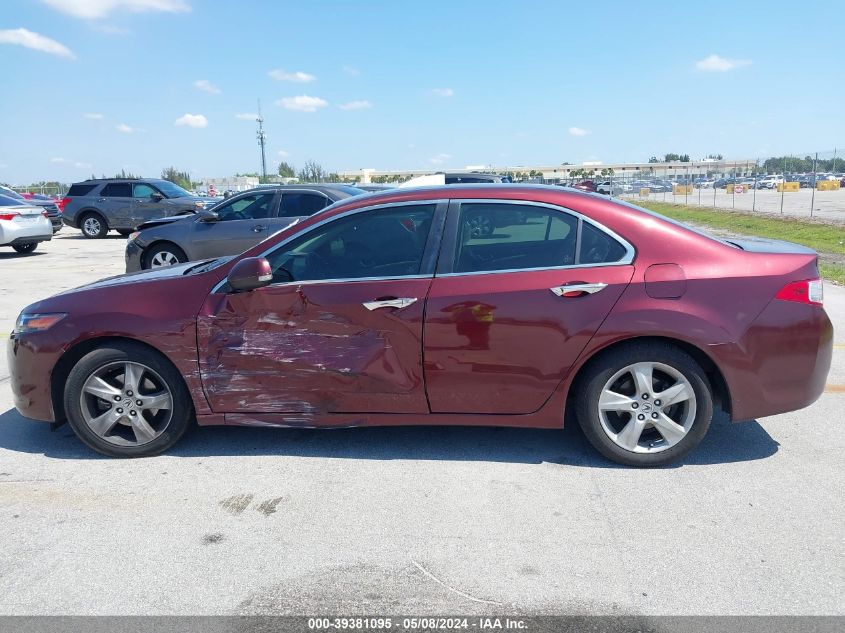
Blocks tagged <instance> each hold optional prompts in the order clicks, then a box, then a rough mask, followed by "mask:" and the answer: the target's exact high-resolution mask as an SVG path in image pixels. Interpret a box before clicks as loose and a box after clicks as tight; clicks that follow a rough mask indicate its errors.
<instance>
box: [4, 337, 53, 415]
mask: <svg viewBox="0 0 845 633" xmlns="http://www.w3.org/2000/svg"><path fill="white" fill-rule="evenodd" d="M29 338H30V337H29V336H20V335H16V334H12V335H11V336H10V337H9V341H8V343H7V344H6V360H7V361H8V366H9V374H10V376H9V383H10V385H11V387H12V395H13V397H14V401H15V408H16V409H17V410H18V411H19V412H20V414H21V415H22V416H24V417H27V418H31V419H33V420H41V421H44V422H54V421H55V414H54V413H53V402H52V398H51V392H50V378H51V373H52V369H53V366H54V365H55V363H56V361H58V359H59V356H60V352H59V351H58V350H57V351H56V353H50V352H49V351H48V350H44V349H41V348H40V341H39V343H38V344H34V343H33V341H31V340H29ZM36 350H38V351H37V352H36Z"/></svg>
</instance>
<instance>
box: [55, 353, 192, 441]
mask: <svg viewBox="0 0 845 633" xmlns="http://www.w3.org/2000/svg"><path fill="white" fill-rule="evenodd" d="M64 404H65V412H66V414H67V418H68V423H69V424H70V426H71V428H72V429H73V431H74V432H75V433H76V435H77V436H78V437H79V439H81V440H82V441H83V442H84V443H85V444H87V445H88V446H89V447H90V448H92V449H94V450H95V451H97V452H99V453H103V454H104V455H109V456H111V457H147V456H150V455H157V454H159V453H162V452H164V451H165V450H167V449H168V448H170V447H171V446H173V444H175V443H176V442H177V441H178V440H179V438H181V437H182V435H184V434H185V431H186V430H187V429H188V427H189V425H190V422H191V420H192V419H193V406H192V404H191V398H190V395H189V393H188V390H187V387H186V386H185V383H184V382H183V381H182V377H181V376H180V374H179V372H178V371H177V370H176V368H175V367H174V366H173V365H172V364H171V363H170V362H169V361H168V360H167V359H165V358H164V357H162V356H161V355H160V354H158V353H157V352H155V351H153V350H151V349H148V348H146V347H143V346H141V345H137V344H133V343H115V344H113V345H111V346H109V347H103V348H100V349H97V350H94V351H92V352H90V353H88V354H87V355H85V356H84V357H83V358H82V359H81V360H80V361H79V362H78V363H77V364H76V366H75V367H74V368H73V369H72V370H71V372H70V374H69V376H68V379H67V382H66V383H65V393H64Z"/></svg>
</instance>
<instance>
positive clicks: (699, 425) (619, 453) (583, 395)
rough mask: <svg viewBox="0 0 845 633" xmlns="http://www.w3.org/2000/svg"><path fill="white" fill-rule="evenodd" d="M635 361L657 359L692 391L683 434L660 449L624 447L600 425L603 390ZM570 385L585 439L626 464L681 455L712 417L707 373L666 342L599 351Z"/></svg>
mask: <svg viewBox="0 0 845 633" xmlns="http://www.w3.org/2000/svg"><path fill="white" fill-rule="evenodd" d="M634 363H660V364H663V365H667V366H669V367H671V368H673V369H674V370H675V371H677V372H679V373H680V374H681V375H682V376H683V377H684V378H686V380H687V381H688V382H689V383H690V385H691V386H692V389H693V392H694V394H695V403H696V410H695V416H694V418H693V419H692V424H691V426H690V427H689V430H688V431H687V432H686V435H685V436H684V437H683V438H682V439H681V440H680V441H679V442H678V443H677V444H675V445H673V446H670V447H668V448H666V449H665V450H662V451H660V452H653V453H637V452H634V451H631V450H626V449H625V448H623V447H622V446H619V445H618V444H617V443H616V442H614V441H613V440H612V439H611V438H610V437H609V435H608V433H607V432H605V430H604V427H603V425H602V420H601V417H600V415H601V414H600V413H599V397H600V395H601V393H602V390H603V389H604V387H605V385H606V383H607V382H608V381H609V380H610V379H611V378H612V377H613V376H614V375H615V374H616V373H617V372H619V371H620V370H622V369H624V368H626V367H628V366H629V365H632V364H634ZM573 388H574V389H576V391H575V393H576V394H580V395H579V396H578V399H577V401H576V416H577V418H578V423H579V425H580V426H581V428H582V429H583V431H584V435H585V436H586V437H587V440H589V442H590V444H592V445H593V447H595V449H596V450H598V451H599V452H600V453H601V454H602V455H604V456H605V457H606V458H607V459H609V460H611V461H614V462H617V463H619V464H624V465H626V466H638V467H650V466H663V465H666V464H669V463H672V462H675V461H677V460H679V459H681V458H682V457H683V456H684V455H686V454H687V453H689V452H690V451H691V450H692V449H694V448H695V447H696V446H698V444H699V443H700V442H701V440H702V439H703V438H704V436H705V435H706V434H707V430H708V428H710V422H711V420H712V418H713V395H712V389H711V387H710V382H709V380H708V379H707V375H706V374H705V373H704V371H703V370H702V369H701V367H700V366H699V364H698V363H697V362H696V361H695V359H693V358H692V357H691V356H690V355H689V354H687V353H686V352H684V351H683V350H681V349H679V348H677V347H675V346H673V345H671V344H668V343H658V342H643V343H632V344H630V345H626V346H624V347H620V348H618V349H616V350H611V351H609V352H607V353H606V354H602V355H600V356H598V357H597V358H596V359H595V360H594V361H591V362H590V364H589V365H588V366H587V367H585V370H584V373H583V374H582V376H581V377H579V380H578V382H577V384H576V385H574V387H573ZM690 417H691V418H692V415H690Z"/></svg>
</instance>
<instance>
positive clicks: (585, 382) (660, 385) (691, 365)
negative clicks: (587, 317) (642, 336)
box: [577, 343, 713, 466]
mask: <svg viewBox="0 0 845 633" xmlns="http://www.w3.org/2000/svg"><path fill="white" fill-rule="evenodd" d="M577 388H578V389H579V392H578V393H580V394H581V396H580V397H579V400H578V403H577V416H578V422H579V424H580V425H581V428H582V429H583V430H584V435H585V436H586V437H587V439H588V440H589V441H590V443H591V444H592V445H593V446H594V447H595V448H596V449H597V450H598V451H599V452H600V453H601V454H602V455H604V456H605V457H607V458H608V459H610V460H612V461H615V462H618V463H620V464H625V465H628V466H662V465H664V464H668V463H671V462H674V461H676V460H678V459H680V458H681V457H683V456H684V455H686V454H687V453H688V452H689V451H691V450H692V449H693V448H695V447H696V446H698V444H699V443H700V442H701V440H702V439H703V438H704V436H705V434H706V433H707V429H708V428H709V426H710V421H711V419H712V417H713V396H712V392H711V389H710V383H709V381H708V379H707V375H706V374H705V373H704V371H703V370H702V369H701V367H700V366H699V365H698V363H697V362H696V361H695V360H694V359H693V358H692V357H691V356H690V355H689V354H687V353H686V352H684V351H682V350H680V349H678V348H677V347H674V346H672V345H669V344H663V343H638V344H632V345H629V346H626V347H623V348H620V349H618V350H616V351H611V352H609V353H608V354H606V355H604V356H602V357H599V358H598V359H597V360H596V361H595V362H594V363H593V364H592V365H590V366H589V367H588V368H587V370H586V374H585V375H584V376H583V378H582V380H581V381H580V383H579V385H578V386H577Z"/></svg>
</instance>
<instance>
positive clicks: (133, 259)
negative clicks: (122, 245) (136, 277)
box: [125, 240, 144, 273]
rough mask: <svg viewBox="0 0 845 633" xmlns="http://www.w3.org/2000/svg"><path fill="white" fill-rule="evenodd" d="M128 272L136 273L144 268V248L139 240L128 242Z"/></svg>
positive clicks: (126, 257) (126, 256)
mask: <svg viewBox="0 0 845 633" xmlns="http://www.w3.org/2000/svg"><path fill="white" fill-rule="evenodd" d="M125 259H126V272H128V273H134V272H138V271H139V270H143V266H142V265H141V264H142V262H143V261H144V248H143V247H142V246H141V245H140V244H139V243H138V240H131V241H129V242H126V255H125Z"/></svg>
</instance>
